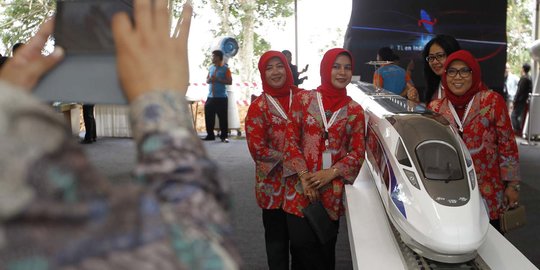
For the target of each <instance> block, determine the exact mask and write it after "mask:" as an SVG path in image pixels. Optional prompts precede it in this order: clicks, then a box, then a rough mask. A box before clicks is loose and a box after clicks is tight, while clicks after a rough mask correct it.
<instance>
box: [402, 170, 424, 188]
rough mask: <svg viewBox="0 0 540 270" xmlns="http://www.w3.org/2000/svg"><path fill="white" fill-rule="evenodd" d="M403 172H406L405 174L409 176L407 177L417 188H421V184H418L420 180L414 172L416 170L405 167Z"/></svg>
mask: <svg viewBox="0 0 540 270" xmlns="http://www.w3.org/2000/svg"><path fill="white" fill-rule="evenodd" d="M403 172H405V175H406V176H407V179H409V182H411V184H412V185H413V186H414V187H415V188H417V189H420V185H419V184H418V180H417V179H416V175H415V174H414V172H413V171H409V170H405V169H403Z"/></svg>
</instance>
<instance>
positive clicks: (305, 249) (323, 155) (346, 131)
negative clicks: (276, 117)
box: [283, 48, 365, 270]
mask: <svg viewBox="0 0 540 270" xmlns="http://www.w3.org/2000/svg"><path fill="white" fill-rule="evenodd" d="M352 71H353V57H352V54H351V53H350V52H349V51H347V50H345V49H341V48H335V49H331V50H329V51H327V52H326V53H325V54H324V57H323V59H322V61H321V71H320V74H321V85H320V86H319V87H318V88H317V90H314V91H301V92H299V93H298V94H296V96H295V97H294V98H293V102H292V107H291V113H290V116H291V122H289V124H288V125H287V131H286V135H285V138H286V142H285V156H284V167H285V173H286V175H287V176H289V175H290V176H289V177H288V178H287V180H286V181H285V194H284V196H285V201H284V203H283V209H284V210H285V212H287V226H288V231H289V237H290V244H291V255H292V269H309V270H312V269H324V270H331V269H334V268H335V247H336V240H337V235H336V236H335V237H334V238H333V239H332V240H330V241H328V242H326V243H321V242H319V240H318V238H317V237H316V235H315V233H314V231H313V229H312V228H311V227H310V225H309V223H308V222H307V220H306V219H305V218H304V214H303V213H302V210H303V209H304V208H305V207H307V206H308V205H309V204H310V202H315V201H317V200H320V201H321V202H322V205H323V206H324V208H325V209H326V211H327V213H328V215H329V217H330V219H331V220H332V221H333V224H334V225H335V226H336V229H337V228H339V218H340V216H342V215H343V213H344V206H343V199H344V198H343V193H344V189H345V187H344V185H345V184H352V183H353V182H354V180H355V179H356V176H357V175H358V172H359V171H360V167H361V166H362V164H363V162H364V149H365V144H364V127H365V125H364V124H365V119H364V110H363V109H362V107H361V106H360V105H359V104H358V103H356V102H355V101H353V100H352V99H351V98H350V97H349V96H348V95H347V88H346V87H347V85H348V84H349V83H350V82H351V79H352Z"/></svg>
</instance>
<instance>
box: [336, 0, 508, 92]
mask: <svg viewBox="0 0 540 270" xmlns="http://www.w3.org/2000/svg"><path fill="white" fill-rule="evenodd" d="M506 7H507V1H506V0H501V1H492V0H489V1H488V0H475V1H470V0H454V1H433V0H431V1H425V0H414V1H413V0H407V1H390V0H378V1H370V0H353V6H352V14H351V19H350V22H349V27H348V29H347V34H346V37H345V44H344V47H345V48H346V49H348V50H350V51H351V52H352V54H353V55H354V58H355V62H356V63H358V64H357V65H355V70H354V74H355V75H360V76H361V78H362V80H363V81H367V82H371V81H372V79H373V72H374V70H375V66H372V65H368V64H365V63H366V62H368V61H372V60H376V56H377V51H378V49H379V48H381V47H390V48H392V49H393V50H394V53H396V54H397V55H398V56H399V57H400V63H399V65H400V66H401V67H403V68H406V66H407V64H408V63H409V62H410V60H413V61H414V63H415V69H414V71H413V73H412V79H413V82H414V84H415V86H416V87H417V88H419V90H422V88H423V87H424V85H425V81H424V76H423V68H424V64H427V63H426V61H425V60H424V59H422V50H423V48H424V45H425V44H426V43H427V42H428V41H429V40H430V39H431V38H432V37H434V36H435V35H437V34H447V35H452V36H454V37H455V38H456V39H457V40H458V42H459V43H460V45H461V47H462V49H466V50H469V51H471V53H472V54H473V55H474V56H475V57H476V58H477V59H478V60H479V62H480V65H481V68H482V77H483V80H484V82H485V83H486V84H487V85H488V86H489V87H491V88H498V89H502V87H503V85H504V69H505V68H504V67H505V63H506Z"/></svg>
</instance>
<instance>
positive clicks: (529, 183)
mask: <svg viewBox="0 0 540 270" xmlns="http://www.w3.org/2000/svg"><path fill="white" fill-rule="evenodd" d="M521 141H522V140H520V142H521ZM204 145H205V147H206V149H207V151H208V153H209V155H210V156H211V157H212V158H213V159H214V160H216V161H217V162H218V164H219V165H220V170H221V175H222V176H223V177H224V178H225V179H226V181H227V183H228V184H229V185H230V187H231V189H232V194H231V195H232V199H233V202H234V206H233V209H232V213H231V215H232V218H233V222H234V225H235V227H236V232H237V239H236V240H237V244H238V248H239V250H240V252H241V254H242V256H243V259H244V263H245V264H244V266H245V268H244V269H250V270H257V269H267V267H266V255H265V248H264V235H263V227H262V221H261V210H260V209H259V208H258V206H257V205H256V203H255V195H254V190H253V187H254V163H253V161H252V160H251V157H250V156H249V152H248V149H247V145H246V141H245V138H242V137H240V138H232V139H231V142H230V143H228V144H225V143H221V142H219V141H215V142H204ZM84 147H85V149H86V150H87V152H88V154H89V155H90V157H91V159H92V160H93V162H94V163H95V164H96V166H97V167H98V168H99V169H100V170H102V171H103V172H104V173H105V174H106V175H108V176H110V177H111V179H115V180H116V179H125V178H127V177H130V170H131V169H132V168H133V164H134V157H135V150H134V145H133V141H132V140H131V139H115V138H99V140H98V142H97V143H95V144H91V145H85V146H84ZM520 158H521V169H522V176H523V185H522V186H523V187H522V193H521V199H520V201H521V202H522V203H523V204H524V205H526V206H527V218H528V224H527V226H526V227H525V228H522V229H519V230H516V231H515V232H511V233H509V234H508V235H507V238H508V239H509V240H510V241H511V242H512V243H513V244H514V245H515V246H516V247H517V248H518V249H519V250H520V251H522V252H523V254H525V256H526V257H527V258H529V259H530V260H531V261H532V262H533V263H534V264H535V265H536V266H538V267H540V248H538V243H540V234H538V228H539V226H540V181H536V180H538V179H540V177H539V176H540V170H538V166H539V164H540V163H539V161H540V146H524V145H520ZM340 225H341V228H340V234H339V239H338V244H337V262H336V269H338V270H348V269H352V260H351V255H350V248H349V242H348V236H347V228H346V221H345V220H344V219H342V220H341V223H340Z"/></svg>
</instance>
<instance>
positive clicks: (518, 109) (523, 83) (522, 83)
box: [512, 63, 532, 136]
mask: <svg viewBox="0 0 540 270" xmlns="http://www.w3.org/2000/svg"><path fill="white" fill-rule="evenodd" d="M530 70H531V65H529V64H527V63H525V64H523V66H522V67H521V78H520V79H519V82H518V89H517V92H516V95H515V96H514V102H513V105H514V109H513V110H512V127H513V128H514V132H515V133H516V134H517V135H518V136H521V134H522V133H523V125H524V121H525V114H526V109H527V102H528V100H529V94H530V93H532V80H531V76H530V75H529V71H530Z"/></svg>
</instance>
